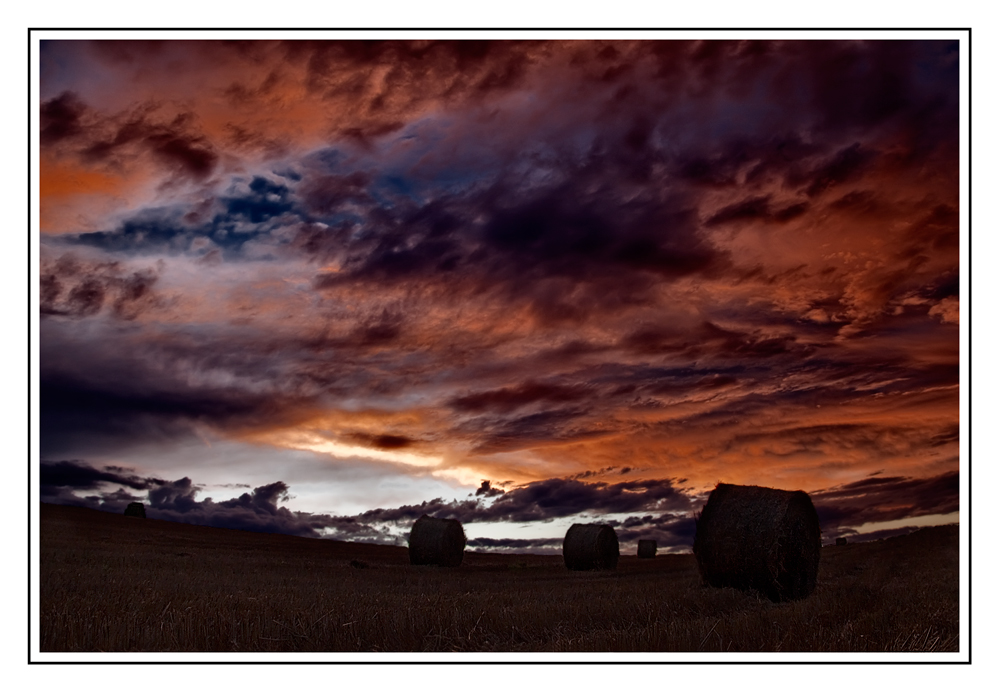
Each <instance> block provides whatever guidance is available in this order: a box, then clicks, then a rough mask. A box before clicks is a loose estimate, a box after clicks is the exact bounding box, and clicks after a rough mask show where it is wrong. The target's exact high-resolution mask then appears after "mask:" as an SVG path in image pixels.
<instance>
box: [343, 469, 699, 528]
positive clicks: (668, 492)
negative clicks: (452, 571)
mask: <svg viewBox="0 0 999 692" xmlns="http://www.w3.org/2000/svg"><path fill="white" fill-rule="evenodd" d="M480 490H481V488H480ZM690 506H691V505H690V498H689V497H688V496H687V495H685V494H684V492H683V491H681V490H677V489H676V488H674V487H673V484H672V481H671V480H669V479H655V480H636V481H625V482H621V483H604V482H597V483H584V482H582V481H579V480H573V479H566V478H551V479H548V480H544V481H537V482H534V483H529V484H527V485H524V486H520V487H516V488H512V489H510V490H507V491H506V492H505V493H502V494H500V495H499V496H497V497H496V499H495V500H494V501H493V502H492V503H491V504H489V505H486V504H483V503H482V502H480V501H478V500H463V501H457V502H445V501H443V500H441V499H440V498H438V499H435V500H431V501H426V502H422V503H420V504H418V505H404V506H402V507H398V508H395V509H373V510H369V511H367V512H363V513H361V514H359V515H357V519H359V520H361V521H364V522H400V521H408V520H415V519H418V518H419V517H420V516H422V515H423V514H431V515H434V516H437V517H442V518H449V519H458V520H459V521H462V522H490V521H506V522H533V521H550V520H552V519H557V518H559V517H567V516H572V515H574V514H580V513H583V512H590V513H595V514H609V513H626V512H640V511H665V510H672V511H683V510H686V509H688V508H690Z"/></svg>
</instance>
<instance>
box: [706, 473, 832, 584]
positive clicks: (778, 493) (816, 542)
mask: <svg viewBox="0 0 999 692" xmlns="http://www.w3.org/2000/svg"><path fill="white" fill-rule="evenodd" d="M821 550H822V539H821V536H820V532H819V518H818V515H817V514H816V513H815V506H814V505H813V504H812V500H811V498H810V497H808V494H807V493H805V492H803V491H801V490H797V491H793V492H791V491H787V490H776V489H774V488H761V487H758V486H755V485H729V484H727V483H719V484H718V486H717V487H716V488H715V489H714V490H713V491H712V492H711V496H710V497H709V498H708V502H707V504H706V505H704V510H703V511H702V512H701V516H700V518H699V519H698V520H697V528H696V534H695V536H694V555H695V557H696V558H697V567H698V569H699V570H700V573H701V578H702V579H703V580H704V582H705V583H706V584H708V585H710V586H715V587H722V586H731V587H734V588H737V589H744V590H746V589H756V590H757V591H759V592H761V593H763V594H764V595H766V596H767V598H769V599H770V600H771V601H775V602H779V601H792V600H798V599H801V598H805V597H806V596H808V595H809V594H810V593H812V591H813V590H814V589H815V580H816V577H817V575H818V571H819V553H820V552H821Z"/></svg>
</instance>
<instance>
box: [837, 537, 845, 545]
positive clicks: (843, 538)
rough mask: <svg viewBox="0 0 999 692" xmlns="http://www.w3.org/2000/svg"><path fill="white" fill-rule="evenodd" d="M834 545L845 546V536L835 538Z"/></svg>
mask: <svg viewBox="0 0 999 692" xmlns="http://www.w3.org/2000/svg"><path fill="white" fill-rule="evenodd" d="M836 545H846V536H840V537H839V538H837V539H836Z"/></svg>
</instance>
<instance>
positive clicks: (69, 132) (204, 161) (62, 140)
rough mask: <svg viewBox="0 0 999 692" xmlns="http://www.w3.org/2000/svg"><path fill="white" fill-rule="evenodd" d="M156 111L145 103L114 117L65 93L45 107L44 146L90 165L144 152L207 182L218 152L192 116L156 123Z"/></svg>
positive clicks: (176, 117)
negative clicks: (57, 148) (66, 150)
mask: <svg viewBox="0 0 999 692" xmlns="http://www.w3.org/2000/svg"><path fill="white" fill-rule="evenodd" d="M155 110H156V106H155V104H146V105H143V106H139V107H137V108H135V109H133V110H132V111H131V112H128V113H119V114H116V115H111V116H109V115H105V114H103V113H99V112H98V111H96V110H94V109H93V108H91V107H90V106H88V105H87V104H85V103H84V102H83V101H82V100H81V99H80V97H79V96H77V95H76V94H74V93H73V92H64V93H63V94H61V95H59V96H58V97H56V98H54V99H50V100H49V101H46V102H44V103H42V106H41V127H42V138H43V143H45V144H47V145H58V146H60V147H62V148H67V147H68V148H69V149H70V150H72V151H73V152H74V153H75V154H76V155H77V156H79V157H80V159H81V160H82V161H84V162H87V163H91V164H105V163H107V164H117V163H118V162H119V161H120V160H121V158H122V157H123V156H124V155H126V154H128V153H129V152H135V151H139V152H144V153H148V154H151V155H152V156H153V157H154V158H155V159H157V160H158V161H159V162H160V163H161V164H162V165H163V166H165V167H166V168H168V169H170V170H172V171H174V172H176V173H178V174H181V175H184V176H188V177H192V178H198V179H200V178H205V177H207V176H208V175H209V174H210V173H211V172H212V170H213V169H214V168H215V164H216V163H217V161H218V153H217V152H216V150H215V147H214V146H213V145H212V144H211V143H210V142H209V140H208V139H207V138H206V137H205V136H204V135H201V134H199V133H198V132H197V130H196V126H195V124H194V116H193V114H191V113H180V114H178V115H176V116H174V117H173V118H170V119H168V120H157V119H156V118H155V113H154V111H155Z"/></svg>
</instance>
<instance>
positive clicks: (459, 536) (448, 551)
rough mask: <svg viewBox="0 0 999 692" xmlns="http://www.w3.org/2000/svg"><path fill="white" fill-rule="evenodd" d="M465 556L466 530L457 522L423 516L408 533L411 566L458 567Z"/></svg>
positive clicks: (455, 520)
mask: <svg viewBox="0 0 999 692" xmlns="http://www.w3.org/2000/svg"><path fill="white" fill-rule="evenodd" d="M464 555H465V530H464V529H463V528H462V527H461V522H460V521H458V520H457V519H436V518H434V517H428V516H427V515H426V514H424V515H423V516H422V517H420V518H419V519H417V520H416V523H415V524H413V529H412V530H411V531H410V532H409V564H411V565H440V566H441V567H457V566H458V565H460V564H461V559H462V557H464Z"/></svg>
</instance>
